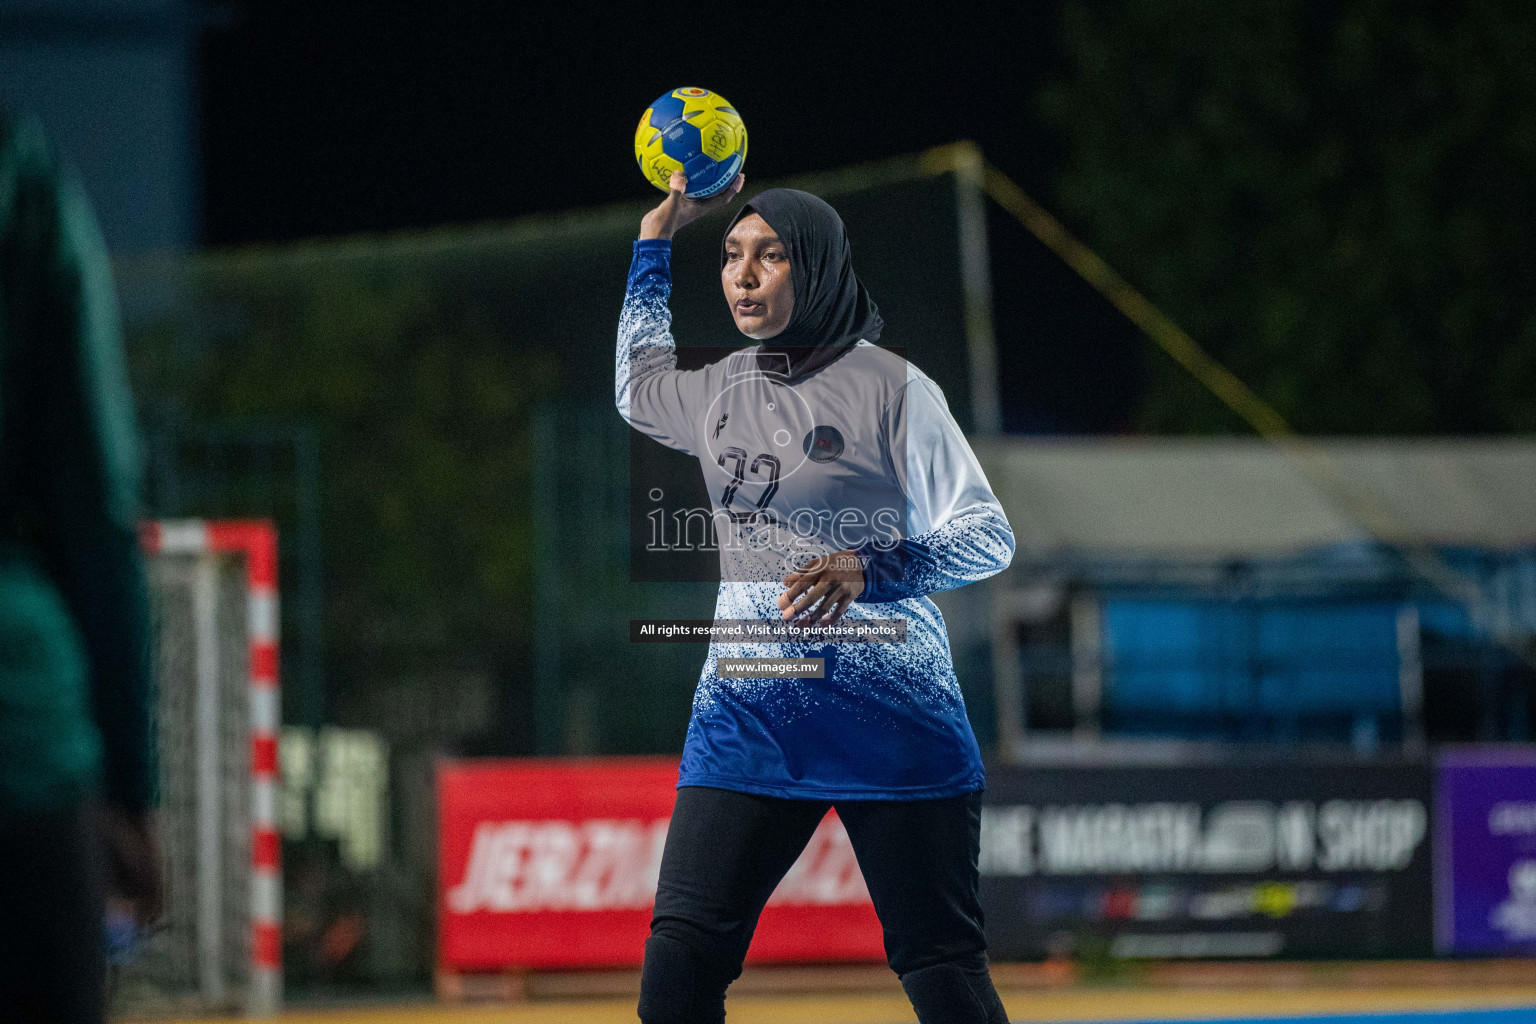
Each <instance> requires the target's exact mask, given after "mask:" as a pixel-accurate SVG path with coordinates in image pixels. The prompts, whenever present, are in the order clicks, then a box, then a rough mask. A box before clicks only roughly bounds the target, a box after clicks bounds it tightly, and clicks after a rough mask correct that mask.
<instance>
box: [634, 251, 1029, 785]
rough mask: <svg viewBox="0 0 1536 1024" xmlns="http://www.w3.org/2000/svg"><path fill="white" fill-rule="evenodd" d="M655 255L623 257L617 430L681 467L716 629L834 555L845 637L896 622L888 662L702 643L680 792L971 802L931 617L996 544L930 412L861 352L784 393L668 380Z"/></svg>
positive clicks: (962, 462) (744, 376)
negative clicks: (705, 503) (704, 516)
mask: <svg viewBox="0 0 1536 1024" xmlns="http://www.w3.org/2000/svg"><path fill="white" fill-rule="evenodd" d="M671 287H672V280H671V243H670V242H669V241H666V240H645V241H638V242H636V243H635V250H634V262H633V263H632V265H631V267H630V272H629V285H628V291H627V294H626V296H625V300H624V308H623V312H622V314H621V316H620V321H619V336H618V355H617V365H616V368H615V376H614V387H615V398H616V401H617V404H618V409H619V413H620V415H622V416H623V417H624V419H625V420H626V421H628V422H629V423H630V425H632V426H633V427H635V428H636V429H637V430H640V431H641V432H643V433H645V434H646V435H648V436H650V437H652V438H654V439H656V440H657V441H660V442H661V443H662V444H665V445H668V446H670V447H672V448H675V449H678V450H680V451H683V452H687V453H689V454H691V455H694V456H696V457H697V458H698V459H699V464H700V466H701V468H702V470H703V473H704V478H705V482H706V484H707V486H708V490H709V493H710V500H711V502H712V505H713V508H712V513H713V518H714V522H715V523H716V526H717V534H718V540H719V545H720V567H721V583H720V591H719V595H718V598H717V600H716V605H715V618H717V619H748V620H752V619H759V620H760V619H770V620H778V619H780V617H781V612H780V610H779V608H778V606H777V601H778V598H779V596H780V595H781V594H782V593H783V592H784V589H785V588H784V584H783V582H782V580H783V577H784V576H785V575H786V574H787V573H788V572H789V571H791V570H792V569H793V568H795V567H797V566H798V565H799V564H801V563H803V562H804V561H805V560H807V558H808V557H809V556H810V555H813V554H817V553H829V552H833V551H841V550H845V549H851V550H853V551H855V552H856V553H858V555H859V556H860V559H861V561H863V562H864V577H865V588H864V591H863V593H862V594H861V595H860V597H859V599H858V600H857V601H856V602H855V603H854V604H852V605H851V606H849V608H848V610H847V612H846V613H845V615H844V619H843V621H844V622H852V621H854V620H857V619H904V620H905V621H906V639H905V641H904V642H901V643H894V644H892V643H832V644H821V643H712V644H711V645H710V651H709V657H708V659H707V660H706V661H705V663H704V669H703V672H702V673H701V675H700V678H699V684H698V688H697V690H696V691H695V694H694V701H693V717H692V720H691V721H690V723H689V726H688V736H687V740H686V742H685V744H684V750H683V761H682V773H681V776H680V779H679V783H678V784H679V785H682V786H690V785H693V786H715V787H719V788H722V789H731V790H738V791H743V792H749V793H760V794H765V795H769V796H779V797H792V798H800V799H830V800H837V799H850V800H870V799H893V800H901V799H926V798H936V797H945V796H954V795H957V794H960V793H967V792H971V791H974V790H977V789H980V788H981V787H982V786H983V784H984V776H983V772H982V765H981V756H980V752H979V751H978V749H977V746H976V738H975V735H974V734H973V733H972V731H971V727H970V722H969V721H968V719H967V718H966V714H965V704H964V701H963V700H962V698H961V695H960V686H959V683H958V682H957V680H956V679H955V672H954V665H953V662H952V660H951V657H950V651H949V639H948V636H947V634H946V631H945V627H944V620H943V617H942V616H941V615H940V614H939V609H938V608H937V607H936V606H935V605H934V603H933V602H932V601H931V600H929V599H928V597H927V595H928V594H931V593H934V592H935V591H940V590H947V589H949V588H951V587H958V586H963V585H964V584H966V583H973V582H975V581H977V580H981V579H985V578H986V577H988V576H991V575H992V574H994V573H996V572H999V571H1000V570H1002V569H1003V568H1005V567H1006V566H1007V565H1008V562H1009V561H1010V559H1011V558H1012V557H1013V532H1012V530H1011V529H1010V528H1009V526H1008V521H1007V519H1006V518H1005V517H1004V515H1003V510H1002V508H1001V507H1000V506H999V505H998V503H997V499H996V497H994V496H993V494H992V488H991V486H990V485H989V484H988V483H987V478H986V475H985V474H984V473H983V472H982V469H981V466H980V465H979V464H978V463H977V461H976V457H975V455H974V454H973V453H972V452H971V448H970V445H968V444H967V443H966V440H965V437H964V436H963V435H962V434H961V432H960V429H959V427H958V426H957V425H956V423H955V420H954V417H953V416H952V415H951V414H950V412H949V407H948V405H947V404H946V403H945V400H944V395H943V393H942V392H941V391H940V390H939V388H938V386H937V385H936V384H934V383H933V381H931V380H929V379H928V377H927V376H926V375H924V374H923V372H922V371H921V370H919V369H917V368H916V367H914V366H912V365H911V364H910V363H908V362H907V361H906V360H904V359H902V358H901V357H899V356H897V355H895V354H894V353H891V352H888V351H886V350H885V349H882V348H880V347H878V346H875V345H872V344H870V343H869V342H867V341H861V342H859V343H858V344H857V345H855V346H854V347H853V348H851V349H850V350H848V351H847V352H846V353H845V354H843V355H842V356H841V357H839V358H838V359H836V360H834V361H833V362H831V363H830V364H828V365H826V366H824V367H822V368H821V369H820V370H817V371H815V372H813V373H811V374H809V375H807V376H805V377H804V378H802V379H800V380H797V381H795V382H794V383H793V384H789V383H786V379H785V378H784V377H783V376H780V375H775V374H772V373H764V372H762V371H761V370H759V369H758V359H757V356H758V350H757V347H756V346H753V347H749V348H744V349H742V350H740V351H739V352H738V353H736V354H733V355H731V356H729V357H727V358H725V359H721V360H719V361H717V362H715V363H713V364H711V365H709V366H706V367H704V368H702V369H699V370H678V369H677V356H676V349H675V347H674V344H673V340H672V335H671V331H670V327H671V313H670V312H669V310H668V308H667V301H668V299H669V297H670V295H671ZM748 657H768V658H824V659H825V675H824V678H819V679H817V678H804V679H795V678H789V679H785V678H769V679H739V678H721V677H720V676H719V675H718V674H717V671H716V666H717V662H718V660H719V659H720V658H748Z"/></svg>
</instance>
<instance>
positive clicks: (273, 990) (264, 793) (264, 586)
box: [140, 519, 283, 1015]
mask: <svg viewBox="0 0 1536 1024" xmlns="http://www.w3.org/2000/svg"><path fill="white" fill-rule="evenodd" d="M140 538H141V541H142V544H143V548H144V551H145V552H146V553H147V554H164V555H205V554H233V555H237V556H240V557H241V559H242V563H243V565H244V568H245V586H246V602H247V603H246V608H247V615H246V640H247V644H248V648H249V652H250V660H249V665H248V669H247V672H248V675H247V678H248V682H249V688H250V712H251V720H250V735H251V802H250V807H251V892H250V901H251V902H250V907H251V936H250V956H251V960H250V965H249V966H250V972H251V973H250V987H249V990H248V991H247V994H246V1010H247V1013H250V1014H252V1015H268V1014H274V1013H276V1012H277V1009H278V1005H279V1003H280V1001H281V998H282V970H283V942H282V931H281V922H282V909H283V877H282V844H281V841H280V839H279V837H278V832H277V770H278V769H277V736H278V729H279V724H280V721H281V708H282V701H281V691H280V690H279V688H278V678H277V665H278V661H277V653H278V648H277V638H278V605H277V531H276V529H275V528H274V527H273V525H272V523H271V522H269V521H267V520H259V519H227V520H196V519H183V520H169V521H162V522H149V523H145V524H144V525H143V527H142V529H141V532H140Z"/></svg>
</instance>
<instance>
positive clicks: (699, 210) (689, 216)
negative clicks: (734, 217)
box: [640, 171, 747, 239]
mask: <svg viewBox="0 0 1536 1024" xmlns="http://www.w3.org/2000/svg"><path fill="white" fill-rule="evenodd" d="M746 183H747V176H746V175H745V174H738V175H736V180H735V181H733V182H731V183H730V184H729V185H727V186H726V187H725V188H723V189H721V190H720V191H719V192H716V193H715V194H714V195H712V196H710V197H709V198H708V199H689V198H688V197H687V196H686V195H685V194H684V191H685V190H686V189H687V188H688V175H686V174H684V173H683V172H682V171H673V172H672V178H671V180H670V181H668V182H667V184H668V185H669V186H671V190H670V191H669V192H668V193H667V198H665V199H663V200H662V201H661V205H660V206H658V207H656V209H654V210H652V211H651V212H650V213H648V214H646V215H645V217H644V218H642V219H641V221H640V237H641V238H642V239H644V238H671V237H672V236H673V235H675V234H677V232H678V230H679V229H681V228H684V227H686V226H688V225H689V224H692V223H693V222H694V221H696V220H698V219H699V218H700V217H703V216H707V215H708V214H711V213H714V212H715V211H716V210H718V209H720V208H721V207H722V206H725V205H726V204H727V203H729V202H730V201H731V200H732V199H734V198H736V193H738V192H740V191H741V187H742V186H743V185H745V184H746Z"/></svg>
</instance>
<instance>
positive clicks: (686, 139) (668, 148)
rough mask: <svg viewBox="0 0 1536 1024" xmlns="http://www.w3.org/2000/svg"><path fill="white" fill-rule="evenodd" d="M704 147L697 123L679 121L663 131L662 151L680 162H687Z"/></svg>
mask: <svg viewBox="0 0 1536 1024" xmlns="http://www.w3.org/2000/svg"><path fill="white" fill-rule="evenodd" d="M703 149H704V139H703V137H702V136H701V135H700V134H699V129H698V126H697V125H694V124H693V123H692V122H690V121H679V122H678V123H677V124H675V125H673V126H672V127H671V128H668V129H667V130H666V131H664V132H662V133H661V151H662V152H663V153H665V154H667V156H669V157H671V158H672V159H673V160H676V161H677V162H678V163H680V164H686V163H687V162H688V161H690V160H692V159H693V158H694V157H696V156H698V155H699V153H700V152H701V151H702V150H703Z"/></svg>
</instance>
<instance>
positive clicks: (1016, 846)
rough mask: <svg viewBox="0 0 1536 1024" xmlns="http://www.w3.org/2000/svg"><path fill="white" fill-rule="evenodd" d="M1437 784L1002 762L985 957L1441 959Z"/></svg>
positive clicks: (1417, 766)
mask: <svg viewBox="0 0 1536 1024" xmlns="http://www.w3.org/2000/svg"><path fill="white" fill-rule="evenodd" d="M1431 786H1432V773H1431V770H1430V767H1429V765H1428V764H1427V763H1425V762H1420V761H1382V760H1372V761H1357V760H1346V759H1339V760H1333V761H1327V760H1325V761H1317V760H1305V761H1303V760H1290V759H1275V760H1268V759H1255V758H1243V759H1233V760H1232V761H1230V762H1215V761H1210V762H1202V763H1195V764H1179V765H1173V764H1156V765H1149V764H1137V765H1129V764H1115V765H1104V766H1095V765H1082V764H1074V765H1048V766H1021V767H994V768H992V769H991V770H990V771H989V772H988V781H987V794H986V800H987V805H986V807H985V808H984V810H983V820H982V837H981V892H982V901H983V906H984V908H985V911H986V915H987V931H988V935H989V939H990V942H991V947H992V955H993V956H994V957H995V958H997V959H1000V960H1003V959H1011V958H1024V959H1032V958H1040V957H1045V956H1064V955H1076V956H1107V957H1116V958H1140V957H1154V958H1170V957H1172V958H1179V957H1242V958H1253V957H1349V958H1362V957H1418V956H1427V955H1430V954H1431V953H1432V952H1433V946H1434V942H1433V903H1432V899H1431V894H1430V886H1431V878H1432V870H1431V851H1430V846H1431V843H1430V841H1429V835H1430V827H1431V823H1430V817H1429V816H1430V808H1431Z"/></svg>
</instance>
